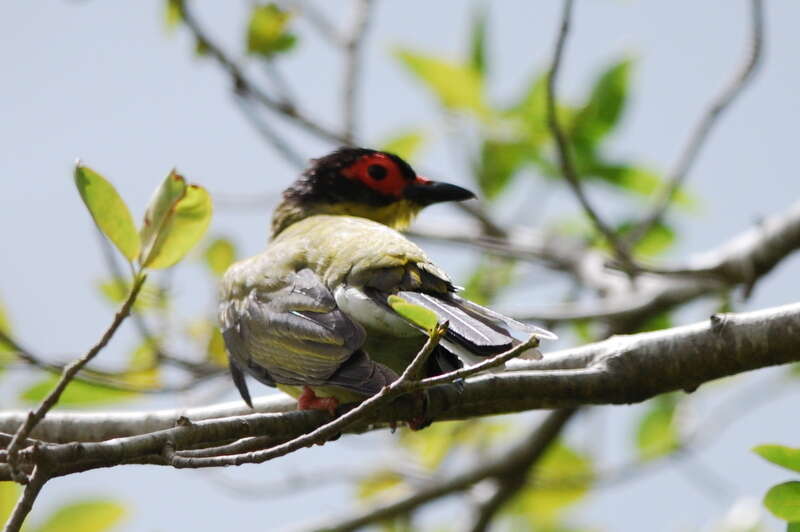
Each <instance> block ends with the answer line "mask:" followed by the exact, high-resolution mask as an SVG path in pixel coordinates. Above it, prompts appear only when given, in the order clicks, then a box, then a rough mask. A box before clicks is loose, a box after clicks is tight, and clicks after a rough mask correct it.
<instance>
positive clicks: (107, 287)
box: [97, 279, 167, 312]
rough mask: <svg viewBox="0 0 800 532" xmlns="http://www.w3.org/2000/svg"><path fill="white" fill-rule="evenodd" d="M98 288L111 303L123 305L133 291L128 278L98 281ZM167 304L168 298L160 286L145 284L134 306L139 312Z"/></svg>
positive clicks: (164, 306) (159, 307)
mask: <svg viewBox="0 0 800 532" xmlns="http://www.w3.org/2000/svg"><path fill="white" fill-rule="evenodd" d="M97 288H98V289H99V290H100V293H101V294H103V297H105V298H106V300H107V301H108V302H109V303H113V304H114V305H115V306H116V305H121V304H122V303H123V302H124V301H125V300H126V299H128V294H130V291H131V282H130V281H129V280H128V279H108V280H103V281H98V283H97ZM166 306H167V298H166V295H165V294H164V292H162V291H161V290H159V288H158V287H156V286H153V285H150V284H145V285H144V286H143V287H142V289H141V290H140V291H139V295H138V297H137V298H136V301H135V302H134V303H133V308H134V309H136V310H137V311H139V312H142V311H146V310H151V309H163V308H166Z"/></svg>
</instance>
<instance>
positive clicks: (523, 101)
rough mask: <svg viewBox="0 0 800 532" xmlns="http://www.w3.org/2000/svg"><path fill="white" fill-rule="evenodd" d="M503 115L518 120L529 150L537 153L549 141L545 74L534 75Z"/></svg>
mask: <svg viewBox="0 0 800 532" xmlns="http://www.w3.org/2000/svg"><path fill="white" fill-rule="evenodd" d="M505 114H506V115H507V116H509V117H512V118H517V119H518V120H520V123H521V124H522V126H523V130H524V131H525V133H526V137H527V140H528V142H529V144H530V149H531V150H532V151H538V150H539V148H540V147H541V145H542V144H543V143H544V142H545V141H547V140H549V139H550V128H549V127H548V125H547V72H542V73H537V74H536V75H534V76H533V78H532V79H531V82H530V84H529V85H528V88H527V89H526V91H525V93H524V94H523V95H522V98H520V100H519V102H518V103H517V104H515V105H514V106H513V107H511V108H510V109H508V110H507V111H506V113H505ZM559 114H560V115H561V114H562V113H559Z"/></svg>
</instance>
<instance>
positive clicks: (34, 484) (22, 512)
mask: <svg viewBox="0 0 800 532" xmlns="http://www.w3.org/2000/svg"><path fill="white" fill-rule="evenodd" d="M48 480H49V477H48V476H47V474H46V473H45V471H44V469H43V468H41V467H40V466H37V467H35V468H34V470H33V474H32V475H31V478H30V481H29V482H28V483H27V485H26V486H25V489H24V490H23V491H22V495H21V496H20V498H19V500H17V504H16V505H15V506H14V510H13V511H12V512H11V516H10V517H9V518H8V521H7V522H6V525H5V528H3V532H19V530H20V529H21V528H22V524H23V523H24V522H25V518H26V517H28V514H29V513H30V512H31V509H32V508H33V503H34V502H35V501H36V497H38V496H39V492H40V491H42V487H43V486H44V485H45V483H46V482H47V481H48Z"/></svg>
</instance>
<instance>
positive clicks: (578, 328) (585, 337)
mask: <svg viewBox="0 0 800 532" xmlns="http://www.w3.org/2000/svg"><path fill="white" fill-rule="evenodd" d="M572 331H573V332H574V333H575V336H577V338H578V340H579V341H580V343H581V344H588V343H591V342H594V341H595V335H594V333H593V332H592V320H575V321H573V322H572Z"/></svg>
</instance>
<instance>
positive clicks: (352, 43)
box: [342, 0, 372, 144]
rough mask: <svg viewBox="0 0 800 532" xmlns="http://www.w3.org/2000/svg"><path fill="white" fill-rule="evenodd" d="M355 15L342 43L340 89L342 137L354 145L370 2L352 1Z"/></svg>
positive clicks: (363, 0)
mask: <svg viewBox="0 0 800 532" xmlns="http://www.w3.org/2000/svg"><path fill="white" fill-rule="evenodd" d="M354 5H355V13H354V15H353V28H352V30H351V31H350V35H349V36H348V38H347V40H346V41H345V43H344V53H345V67H344V86H343V87H342V112H343V113H344V117H343V118H344V120H343V122H344V136H345V138H347V139H349V140H350V144H353V143H354V139H355V138H356V137H357V130H356V126H357V124H358V117H357V116H356V112H357V109H356V101H357V98H358V82H359V78H360V75H361V47H362V43H363V42H364V37H365V35H366V33H367V26H368V24H369V19H370V13H371V12H372V0H354Z"/></svg>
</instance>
